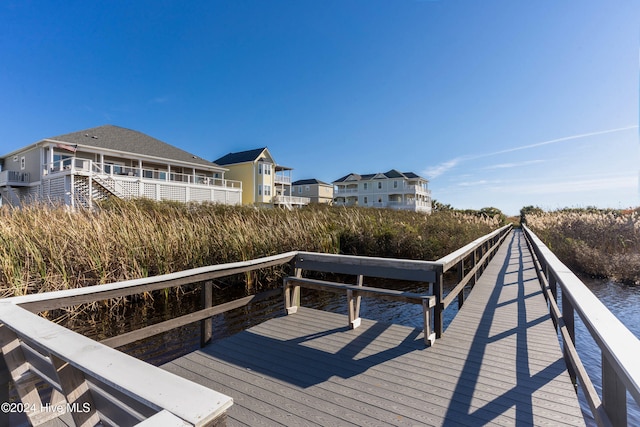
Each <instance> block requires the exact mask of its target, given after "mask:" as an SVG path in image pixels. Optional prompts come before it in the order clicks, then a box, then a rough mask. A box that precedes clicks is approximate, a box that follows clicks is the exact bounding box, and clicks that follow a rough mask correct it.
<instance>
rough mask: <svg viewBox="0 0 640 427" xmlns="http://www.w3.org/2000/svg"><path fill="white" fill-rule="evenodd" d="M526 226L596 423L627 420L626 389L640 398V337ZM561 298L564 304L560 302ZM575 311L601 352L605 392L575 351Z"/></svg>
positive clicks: (570, 366)
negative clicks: (599, 393) (600, 388)
mask: <svg viewBox="0 0 640 427" xmlns="http://www.w3.org/2000/svg"><path fill="white" fill-rule="evenodd" d="M522 228H523V230H524V232H525V236H526V238H527V243H528V245H529V248H530V249H531V252H532V253H533V254H534V256H535V264H536V269H537V273H538V278H539V279H540V282H541V284H542V287H543V291H544V292H545V297H546V298H547V300H548V302H549V310H550V312H551V317H552V319H553V321H554V324H555V325H556V328H558V329H559V331H560V335H561V336H562V344H563V350H564V357H565V360H566V362H567V367H568V369H569V373H570V375H571V377H572V379H573V381H574V383H575V382H576V378H577V379H578V384H580V386H581V387H582V389H583V391H584V395H585V397H586V400H587V402H588V404H589V407H590V409H591V412H592V414H593V417H594V419H595V420H596V422H597V423H598V425H601V426H609V425H613V426H626V425H627V391H628V392H629V394H630V395H631V396H632V397H633V399H634V400H635V401H636V402H637V403H638V404H640V363H639V362H638V357H639V355H640V340H638V338H636V337H635V336H634V335H633V333H632V332H631V331H629V329H627V328H626V327H625V326H624V325H623V324H622V322H620V321H619V320H618V319H617V318H616V317H615V316H614V315H613V313H611V312H610V311H609V310H608V309H607V308H606V307H605V306H604V304H602V302H600V300H599V299H598V298H597V297H596V296H595V295H594V294H593V293H592V292H591V291H590V290H589V289H588V288H587V287H586V286H585V285H584V283H582V281H581V280H580V279H579V278H578V277H577V276H576V275H575V274H573V273H572V272H571V271H570V270H569V269H568V268H567V267H566V266H565V265H564V264H563V263H562V262H561V261H560V260H559V259H558V258H557V257H556V256H555V255H554V254H553V252H551V250H550V249H549V248H547V246H545V244H544V243H542V241H541V240H540V239H539V238H538V237H537V236H536V235H535V234H534V233H533V232H532V231H531V230H530V229H528V228H527V227H526V226H523V227H522ZM558 290H560V292H558ZM558 298H560V301H561V305H562V310H560V308H559V307H558V306H559V302H558ZM576 313H577V314H578V315H579V316H580V319H581V320H582V322H583V323H584V325H585V326H586V328H587V330H588V331H589V334H590V335H591V337H592V338H593V340H594V341H595V343H596V345H597V346H598V347H599V348H600V351H601V354H602V357H601V360H602V397H600V396H599V395H598V393H597V391H596V389H595V387H594V385H593V383H592V381H591V379H590V378H589V375H588V374H587V371H586V369H585V368H584V366H583V364H582V361H581V360H580V356H579V355H578V352H577V351H576V347H575V342H576V339H582V337H576V335H575V329H574V320H575V314H576Z"/></svg>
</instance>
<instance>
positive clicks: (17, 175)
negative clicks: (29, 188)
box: [0, 171, 31, 187]
mask: <svg viewBox="0 0 640 427" xmlns="http://www.w3.org/2000/svg"><path fill="white" fill-rule="evenodd" d="M30 182H31V179H30V174H29V172H18V171H2V172H0V187H4V186H7V185H10V186H13V187H19V186H25V185H29V183H30Z"/></svg>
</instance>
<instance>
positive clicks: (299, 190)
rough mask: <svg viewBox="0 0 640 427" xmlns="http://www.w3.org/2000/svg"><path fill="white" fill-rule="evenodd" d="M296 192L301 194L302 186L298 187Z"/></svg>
mask: <svg viewBox="0 0 640 427" xmlns="http://www.w3.org/2000/svg"><path fill="white" fill-rule="evenodd" d="M298 193H300V194H302V186H300V187H298Z"/></svg>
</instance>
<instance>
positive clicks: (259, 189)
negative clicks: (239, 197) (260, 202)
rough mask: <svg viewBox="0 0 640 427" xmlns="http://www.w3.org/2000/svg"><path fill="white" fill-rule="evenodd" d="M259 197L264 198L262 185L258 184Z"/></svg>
mask: <svg viewBox="0 0 640 427" xmlns="http://www.w3.org/2000/svg"><path fill="white" fill-rule="evenodd" d="M258 196H262V185H261V184H258Z"/></svg>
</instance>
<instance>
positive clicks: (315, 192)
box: [291, 179, 333, 204]
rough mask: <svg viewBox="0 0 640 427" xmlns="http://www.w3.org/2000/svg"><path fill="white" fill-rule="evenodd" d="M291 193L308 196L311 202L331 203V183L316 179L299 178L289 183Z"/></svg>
mask: <svg viewBox="0 0 640 427" xmlns="http://www.w3.org/2000/svg"><path fill="white" fill-rule="evenodd" d="M291 191H292V193H291V194H292V195H294V196H298V197H308V198H309V200H311V203H324V204H331V203H333V185H331V184H328V183H326V182H323V181H320V180H318V179H299V180H297V181H294V182H293V183H291Z"/></svg>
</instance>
